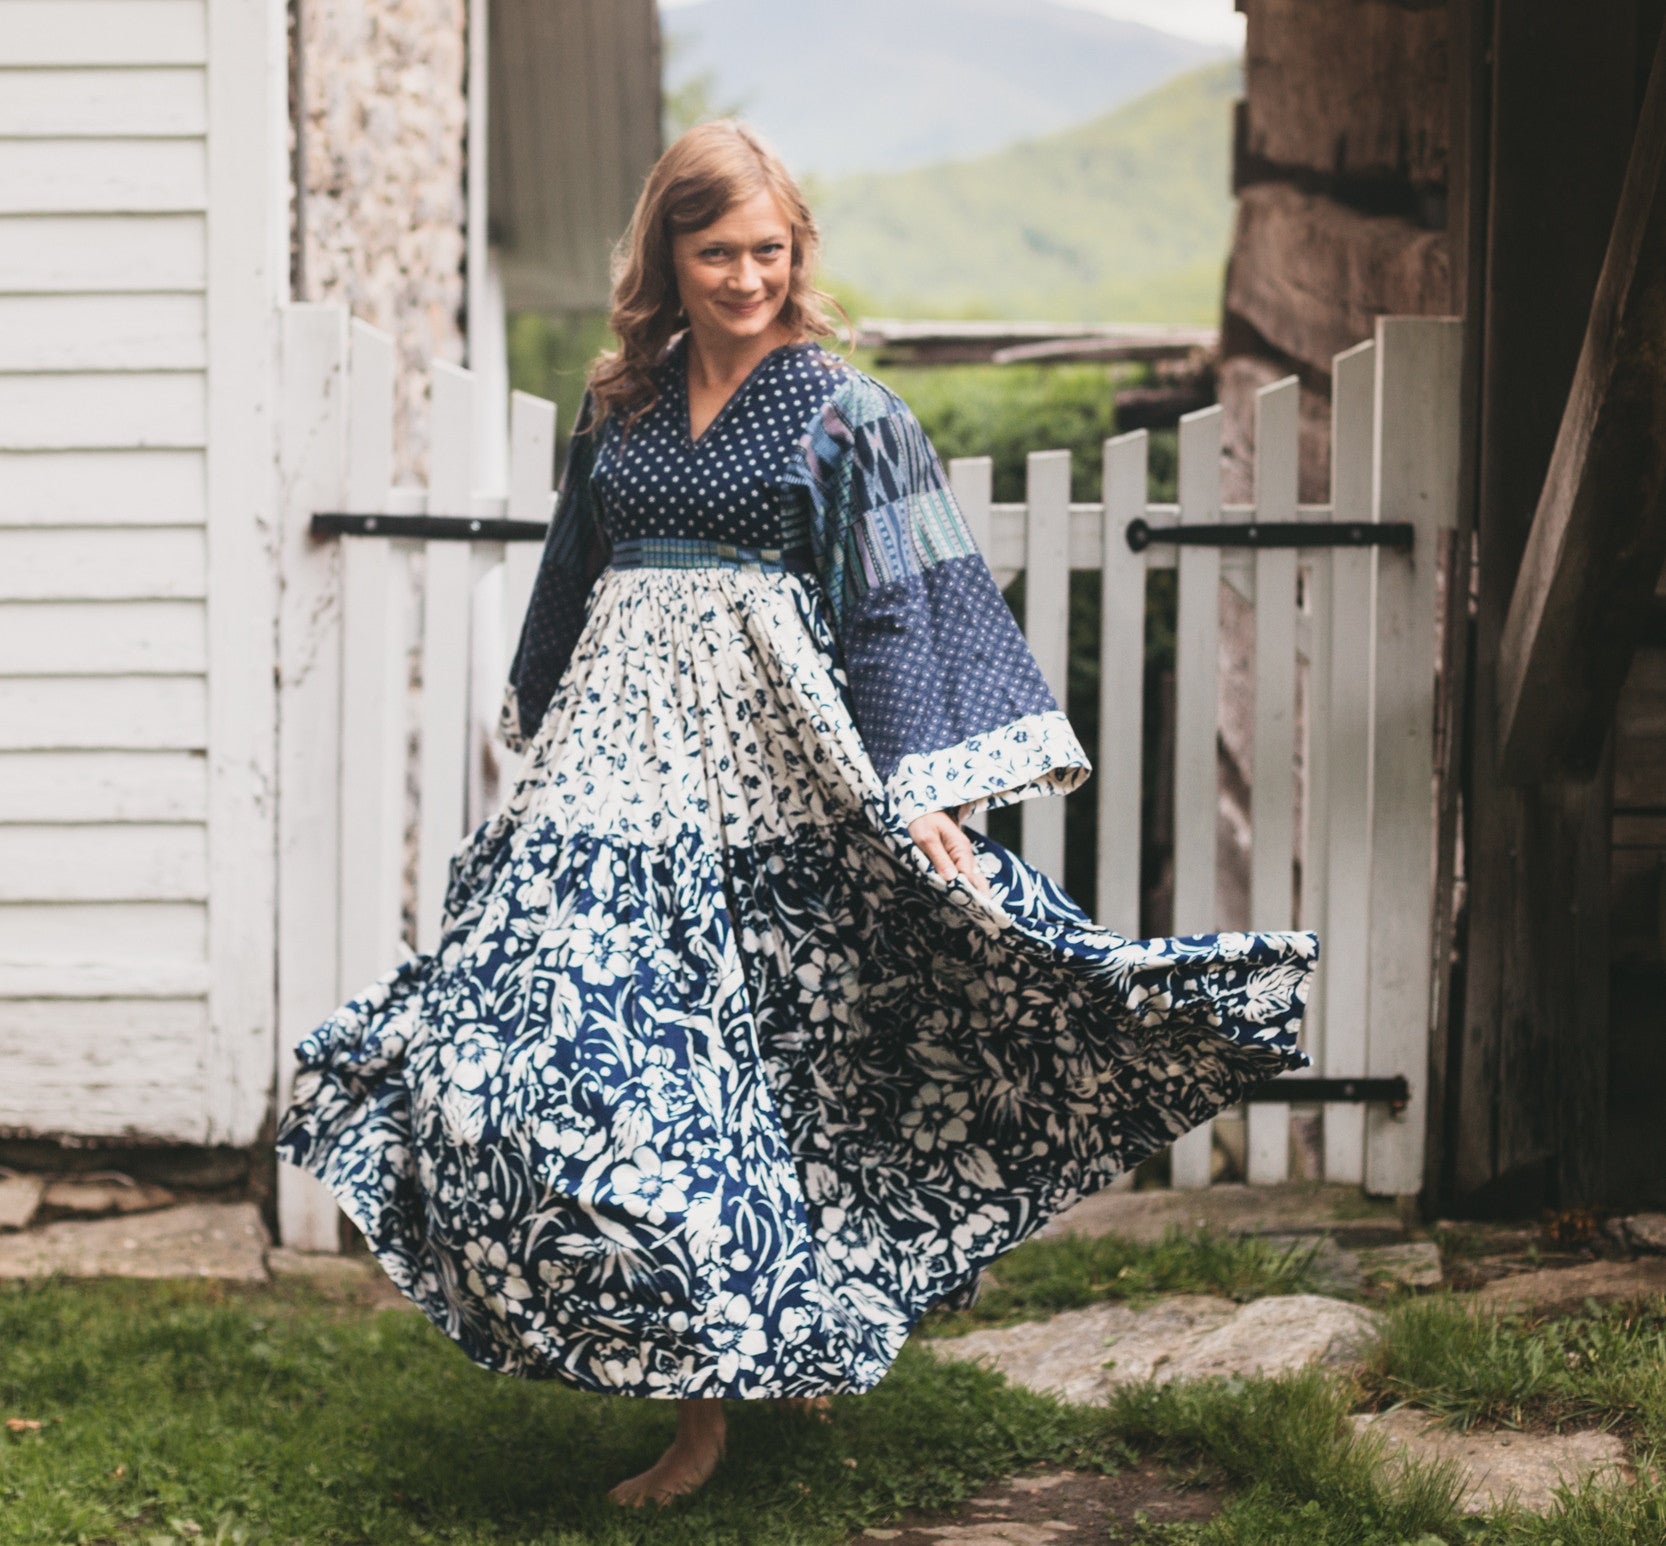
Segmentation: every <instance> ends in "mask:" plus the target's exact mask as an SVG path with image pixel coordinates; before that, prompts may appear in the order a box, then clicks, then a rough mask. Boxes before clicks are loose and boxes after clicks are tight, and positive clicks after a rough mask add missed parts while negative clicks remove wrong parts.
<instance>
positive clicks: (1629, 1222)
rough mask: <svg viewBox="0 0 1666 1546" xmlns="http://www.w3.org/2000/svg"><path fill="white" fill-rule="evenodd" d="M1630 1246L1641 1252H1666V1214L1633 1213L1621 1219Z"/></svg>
mask: <svg viewBox="0 0 1666 1546" xmlns="http://www.w3.org/2000/svg"><path fill="white" fill-rule="evenodd" d="M1619 1222H1620V1227H1621V1229H1623V1230H1624V1231H1625V1238H1626V1240H1627V1242H1628V1243H1629V1244H1631V1245H1632V1246H1634V1247H1635V1248H1636V1249H1637V1250H1639V1251H1666V1213H1633V1214H1632V1215H1631V1216H1630V1217H1629V1218H1624V1219H1621V1220H1620V1221H1619Z"/></svg>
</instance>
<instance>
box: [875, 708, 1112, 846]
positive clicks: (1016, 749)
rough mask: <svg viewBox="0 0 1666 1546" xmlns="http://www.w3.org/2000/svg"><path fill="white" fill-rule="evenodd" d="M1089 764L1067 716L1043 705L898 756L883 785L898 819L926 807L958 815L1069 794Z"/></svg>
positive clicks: (911, 816) (908, 817) (1084, 776)
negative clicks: (936, 746)
mask: <svg viewBox="0 0 1666 1546" xmlns="http://www.w3.org/2000/svg"><path fill="white" fill-rule="evenodd" d="M1092 772H1093V765H1092V764H1091V763H1090V762H1089V761H1088V758H1087V753H1086V752H1084V751H1083V750H1082V743H1081V742H1080V741H1078V740H1077V739H1076V732H1075V731H1074V730H1072V729H1071V728H1070V721H1069V720H1068V719H1066V718H1065V716H1064V713H1063V711H1062V710H1059V709H1051V710H1049V711H1048V712H1046V713H1044V714H1026V715H1025V716H1024V717H1023V718H1022V719H1015V720H1013V721H1012V723H1011V724H1006V725H1002V726H1000V727H999V728H998V729H995V730H987V731H985V732H984V733H983V734H982V735H974V736H971V737H969V738H968V739H966V740H964V741H958V742H956V743H955V745H953V746H945V747H943V748H942V749H941V750H939V751H934V752H918V753H915V754H913V755H911V756H908V757H904V758H903V759H902V761H901V762H899V763H898V764H897V770H896V772H895V773H893V774H892V775H891V778H890V781H889V782H888V783H887V784H886V786H885V792H886V794H888V795H889V796H890V799H891V807H892V809H893V810H895V811H896V812H897V814H898V815H899V816H900V817H901V818H902V821H903V824H904V825H905V826H906V825H907V824H908V823H909V822H911V821H916V820H918V819H919V818H920V817H921V816H924V815H925V814H926V813H927V812H928V811H944V810H946V811H953V812H954V813H955V817H956V819H957V820H960V821H965V820H966V819H967V818H968V817H969V816H974V815H976V814H977V813H978V812H979V811H984V810H993V809H994V808H995V807H996V806H998V805H1012V804H1014V803H1016V802H1017V801H1019V800H1030V799H1035V798H1036V797H1038V796H1040V795H1049V794H1069V793H1070V791H1071V790H1072V789H1077V788H1080V787H1081V785H1082V784H1083V783H1085V782H1086V781H1087V777H1088V775H1089V774H1090V773H1092Z"/></svg>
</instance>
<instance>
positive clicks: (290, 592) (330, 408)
mask: <svg viewBox="0 0 1666 1546" xmlns="http://www.w3.org/2000/svg"><path fill="white" fill-rule="evenodd" d="M346 370H347V314H346V313H345V312H344V311H342V310H340V309H339V308H338V307H335V306H326V305H295V306H290V307H286V308H285V310H284V315H283V390H282V396H281V398H280V400H279V401H280V413H279V419H278V423H279V425H280V427H281V430H282V434H281V436H280V439H279V444H278V458H279V463H278V487H279V489H280V490H281V491H282V495H283V503H282V505H281V507H280V521H281V527H280V532H281V535H280V541H281V544H282V562H283V570H284V585H283V590H282V596H281V600H280V602H279V613H278V651H279V667H278V683H279V692H278V704H279V715H278V761H277V767H278V795H279V799H278V896H279V897H280V898H281V899H284V901H285V903H286V904H287V905H282V906H280V908H279V913H278V930H277V938H278V1014H277V1025H278V1038H277V1040H278V1045H277V1049H276V1051H277V1069H276V1073H277V1088H276V1098H277V1102H278V1104H279V1106H280V1108H281V1107H283V1106H287V1105H288V1103H289V1099H290V1096H291V1093H292V1092H293V1089H294V1080H295V1058H294V1053H293V1048H294V1046H295V1043H296V1042H298V1041H299V1040H300V1039H301V1037H303V1036H305V1035H306V1034H307V1033H308V1032H309V1031H311V1030H312V1029H313V1028H314V1027H315V1026H317V1025H318V1023H319V1022H320V1021H321V1020H323V1019H324V1018H325V1017H326V1016H327V1015H329V1014H330V1013H331V1012H332V1011H333V1010H334V1009H335V1008H336V1007H337V1005H338V1004H339V1002H340V1000H339V999H338V998H337V997H336V988H337V985H338V983H339V981H340V970H339V956H338V953H337V952H338V940H339V938H340V929H339V920H338V916H337V913H338V908H339V906H340V897H339V894H338V891H337V884H338V874H339V868H338V866H339V852H338V848H337V842H338V834H339V833H340V830H341V827H340V820H341V816H340V790H341V780H340V774H341V760H340V746H341V740H340V737H341V721H340V709H341V703H340V698H339V691H340V680H341V634H340V614H339V612H338V611H337V610H336V608H335V607H334V606H333V605H332V604H331V602H332V598H334V597H335V596H336V595H337V594H338V592H339V583H340V582H339V567H340V559H341V555H340V552H339V550H338V548H337V547H336V546H335V545H333V544H332V545H330V546H328V547H320V546H319V545H318V544H315V543H314V542H313V540H312V538H311V536H310V535H309V533H308V523H309V521H310V519H311V516H312V512H313V511H314V510H333V509H336V508H338V506H339V502H340V499H341V495H342V489H343V474H344V466H343V462H344V457H345V454H346V440H347V424H346V399H345V394H344V391H343V388H344V385H345V383H344V380H343V377H344V375H345V373H346ZM277 1212H278V1229H279V1232H280V1235H281V1237H282V1239H283V1242H284V1243H285V1244H286V1245H290V1246H294V1247H297V1248H298V1249H300V1250H304V1251H335V1250H338V1249H339V1248H340V1247H339V1243H338V1242H339V1235H338V1223H337V1218H338V1210H337V1208H336V1204H335V1198H334V1197H333V1196H332V1195H331V1194H330V1191H329V1189H328V1188H327V1187H326V1186H324V1185H323V1183H322V1182H320V1181H318V1180H317V1179H315V1178H314V1177H313V1176H311V1175H309V1174H307V1172H305V1171H303V1170H298V1169H296V1168H295V1167H294V1166H293V1165H280V1166H279V1167H278V1180H277Z"/></svg>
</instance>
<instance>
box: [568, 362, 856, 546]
mask: <svg viewBox="0 0 1666 1546" xmlns="http://www.w3.org/2000/svg"><path fill="white" fill-rule="evenodd" d="M843 368H844V367H843V362H842V361H840V360H839V359H838V357H837V356H835V355H832V354H829V353H827V352H826V351H825V350H823V349H822V348H821V346H820V345H818V344H816V343H814V342H802V343H794V344H783V345H781V346H780V347H778V348H776V349H773V350H771V351H770V353H768V354H766V355H765V356H764V357H763V359H761V360H760V361H759V362H758V363H757V365H755V366H754V367H753V369H752V373H751V374H750V375H749V376H747V378H746V379H745V380H744V381H743V382H742V383H741V384H740V386H738V387H737V388H736V389H735V391H734V392H733V393H732V394H731V395H730V397H729V399H728V401H727V402H725V403H724V404H723V406H722V407H721V408H719V409H718V411H717V415H716V417H715V418H713V420H712V421H711V423H710V424H708V425H707V426H706V428H705V429H704V430H703V431H702V432H701V434H700V436H699V438H698V439H696V438H694V437H693V436H691V435H690V433H689V407H688V372H687V334H680V335H679V336H678V337H677V338H676V339H674V340H673V341H672V344H671V346H670V348H669V349H668V350H667V352H666V355H665V358H664V359H663V360H662V361H661V362H660V365H659V367H658V379H659V397H658V399H657V400H656V401H655V403H654V405H653V407H652V408H650V409H649V410H648V412H647V413H646V414H644V415H643V416H642V417H641V418H640V419H638V420H637V421H636V423H635V424H633V425H632V426H631V428H630V432H629V434H628V435H625V436H621V433H620V429H619V422H618V420H617V419H616V418H614V417H611V416H610V417H609V418H608V419H607V420H606V421H605V423H604V424H603V426H602V432H601V438H600V441H599V443H598V445H597V448H596V464H595V469H594V472H593V473H592V476H591V488H592V490H593V493H594V496H595V501H596V510H597V517H598V519H599V520H600V522H601V524H602V527H603V528H604V530H605V531H606V532H607V535H608V536H609V537H610V538H611V539H612V540H613V541H615V542H621V541H629V540H632V539H636V538H643V537H697V538H703V539H706V540H708V541H714V542H733V543H737V544H741V545H745V546H761V547H774V546H778V545H780V544H781V543H782V542H783V541H785V540H788V538H789V533H788V532H787V530H786V527H787V521H786V519H785V512H786V508H787V494H786V492H785V490H784V488H783V483H782V473H783V471H784V470H785V467H786V465H787V462H788V461H789V459H790V458H792V457H795V456H801V455H802V454H803V453H802V448H801V445H800V440H801V436H802V434H803V430H804V426H805V425H806V423H807V422H808V421H809V420H810V418H811V417H812V416H813V415H814V414H815V412H816V410H817V408H818V407H820V405H821V404H822V403H824V402H825V401H826V400H827V399H828V397H829V396H830V395H831V394H832V392H833V390H834V388H835V387H836V386H837V385H838V383H839V380H840V378H841V372H842V370H843Z"/></svg>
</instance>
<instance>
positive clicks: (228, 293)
mask: <svg viewBox="0 0 1666 1546" xmlns="http://www.w3.org/2000/svg"><path fill="white" fill-rule="evenodd" d="M211 39H212V45H211V44H210V40H211ZM284 46H285V38H284V19H283V9H282V5H281V4H279V3H270V0H0V1128H4V1129H5V1130H7V1131H8V1132H10V1133H13V1134H20V1133H21V1134H42V1135H52V1134H66V1133H67V1134H75V1135H81V1136H102V1137H112V1138H114V1137H124V1138H136V1139H163V1140H172V1141H187V1142H196V1143H216V1142H227V1143H246V1142H249V1141H251V1140H252V1139H253V1138H254V1137H255V1136H256V1135H257V1133H258V1131H259V1128H260V1126H261V1124H262V1123H263V1122H264V1121H266V1120H267V1116H268V1108H269V1104H270V1082H271V1074H270V1069H271V1056H270V1047H271V1036H272V1025H271V1014H272V1010H271V1004H272V966H271V955H272V949H271V930H272V923H271V918H272V884H273V882H272V871H273V864H272V857H271V849H272V838H271V810H270V805H271V743H272V702H271V700H272V671H273V665H274V651H273V646H272V638H271V635H272V629H273V619H274V618H275V615H276V608H275V597H274V595H273V586H274V580H273V566H272V562H271V558H270V552H269V549H270V543H269V531H270V516H269V511H268V510H267V509H266V502H268V501H270V499H271V498H272V487H271V484H272V478H271V467H272V462H271V452H270V436H271V429H270V413H271V402H270V398H271V382H272V380H273V379H274V361H273V358H272V347H273V344H272V338H273V323H272V318H273V315H274V310H275V303H276V301H277V300H278V299H279V298H280V286H281V285H283V284H285V283H286V278H287V267H286V265H287V258H286V250H285V248H286V223H287V214H286V193H285V188H286V180H285V163H284V146H283V136H284V117H283V114H284V112H285V94H284V88H285V75H284V71H285V55H284ZM211 211H212V215H211Z"/></svg>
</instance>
